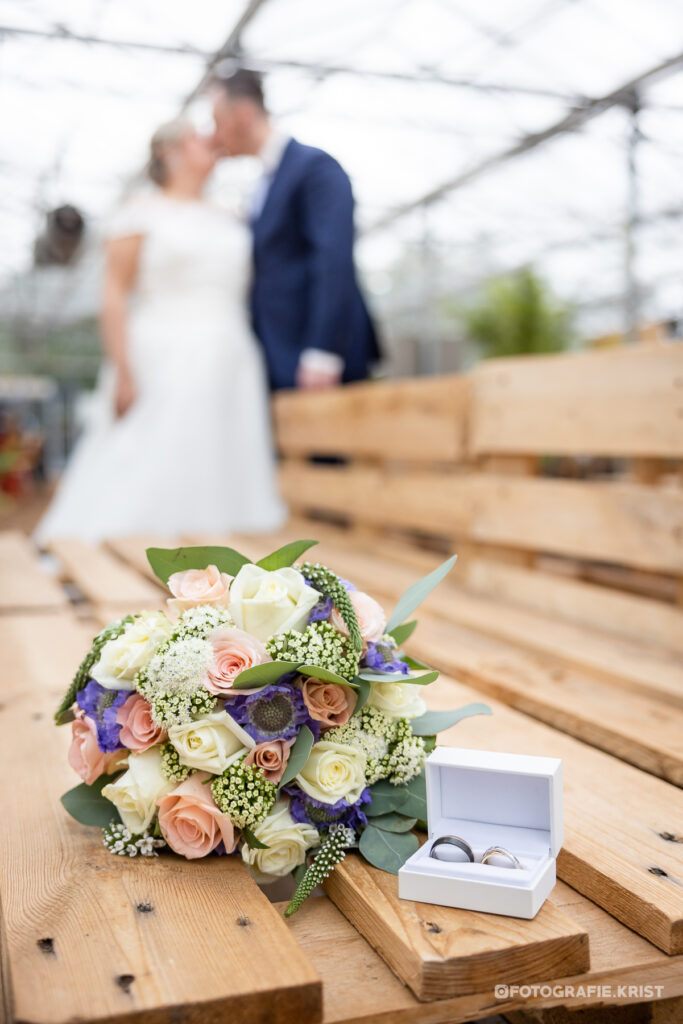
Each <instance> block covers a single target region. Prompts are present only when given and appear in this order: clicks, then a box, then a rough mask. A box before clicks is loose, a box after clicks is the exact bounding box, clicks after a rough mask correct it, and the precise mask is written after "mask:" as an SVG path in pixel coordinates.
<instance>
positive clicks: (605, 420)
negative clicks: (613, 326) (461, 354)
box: [470, 345, 683, 458]
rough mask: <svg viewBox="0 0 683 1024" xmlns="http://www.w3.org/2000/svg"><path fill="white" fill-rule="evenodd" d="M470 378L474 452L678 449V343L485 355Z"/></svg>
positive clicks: (662, 453)
mask: <svg viewBox="0 0 683 1024" xmlns="http://www.w3.org/2000/svg"><path fill="white" fill-rule="evenodd" d="M472 386H473V393H472V413H471V432H470V450H471V452H472V454H475V455H481V454H488V453H524V454H527V453H537V454H541V455H542V454H556V455H565V454H566V455H581V454H584V455H586V454H593V455H616V456H625V457H633V456H646V457H647V456H652V457H657V458H671V457H674V458H681V457H682V456H683V430H682V429H681V415H683V349H681V347H680V345H667V346H655V345H647V346H643V347H642V348H637V349H634V350H630V349H627V348H624V349H620V350H619V351H611V352H583V353H574V354H572V355H560V356H533V357H527V358H524V357H520V358H515V359H497V360H491V361H487V362H485V363H481V364H480V365H479V366H478V367H477V368H476V369H475V370H474V372H473V374H472Z"/></svg>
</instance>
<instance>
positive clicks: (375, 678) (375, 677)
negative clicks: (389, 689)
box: [360, 668, 439, 686]
mask: <svg viewBox="0 0 683 1024" xmlns="http://www.w3.org/2000/svg"><path fill="white" fill-rule="evenodd" d="M360 678H361V679H366V680H367V681H368V682H369V683H415V684H416V686H427V684H428V683H433V682H434V680H435V679H438V678H439V673H438V672H437V670H436V669H435V668H433V669H431V670H430V671H429V672H425V673H424V674H422V675H417V676H414V675H407V676H404V675H403V673H402V672H361V675H360Z"/></svg>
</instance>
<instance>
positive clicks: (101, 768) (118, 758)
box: [69, 711, 128, 786]
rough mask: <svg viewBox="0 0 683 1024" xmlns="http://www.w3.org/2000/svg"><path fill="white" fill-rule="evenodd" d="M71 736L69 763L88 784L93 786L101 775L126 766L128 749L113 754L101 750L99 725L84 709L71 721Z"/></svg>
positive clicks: (109, 773)
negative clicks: (98, 736)
mask: <svg viewBox="0 0 683 1024" xmlns="http://www.w3.org/2000/svg"><path fill="white" fill-rule="evenodd" d="M71 736H72V739H71V746H70V748H69V764H70V765H71V767H72V768H73V770H74V771H75V772H78V774H79V775H80V777H81V778H82V779H83V781H84V782H85V784H86V786H92V784H93V782H94V781H95V779H99V777H100V775H111V774H112V773H113V772H115V771H116V769H117V768H123V767H124V765H125V763H126V757H127V756H128V751H127V750H115V751H114V752H113V754H105V753H104V752H103V751H101V750H100V748H99V746H98V745H97V726H96V725H95V723H94V722H93V720H92V718H87V717H86V715H85V714H84V713H83V712H82V711H81V712H79V713H78V715H77V717H76V720H75V721H74V722H72V723H71Z"/></svg>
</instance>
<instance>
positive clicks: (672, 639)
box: [465, 558, 683, 653]
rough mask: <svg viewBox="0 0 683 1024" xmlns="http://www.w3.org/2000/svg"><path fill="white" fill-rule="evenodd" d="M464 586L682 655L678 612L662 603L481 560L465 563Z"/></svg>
mask: <svg viewBox="0 0 683 1024" xmlns="http://www.w3.org/2000/svg"><path fill="white" fill-rule="evenodd" d="M465 583H466V585H467V588H468V589H469V590H472V591H474V592H475V593H478V594H482V595H486V596H489V597H493V598H496V599H498V600H502V601H506V602H509V603H511V604H519V605H522V606H523V607H525V608H529V609H532V610H534V611H539V612H543V613H545V614H547V615H551V616H553V617H557V618H559V619H563V620H566V621H569V622H573V623H576V624H579V625H583V626H588V627H589V628H591V629H600V630H604V631H605V632H606V633H618V634H620V635H622V636H627V637H631V638H632V639H635V640H639V641H643V642H645V643H649V644H653V645H660V646H662V647H666V648H668V649H669V650H676V651H679V652H681V653H683V611H681V610H680V608H675V607H673V606H671V605H669V604H665V603H664V602H663V601H653V600H650V599H648V598H645V597H638V596H635V595H632V594H625V593H620V592H619V591H614V590H610V589H609V588H608V587H600V586H596V585H595V584H591V583H585V582H582V581H580V580H573V579H568V578H566V577H562V576H558V575H555V574H552V573H548V572H530V571H529V570H526V569H519V568H517V567H515V566H508V565H501V564H500V563H499V562H495V561H493V560H491V559H483V558H480V559H474V560H473V561H472V562H471V563H470V564H469V566H468V567H467V574H466V579H465Z"/></svg>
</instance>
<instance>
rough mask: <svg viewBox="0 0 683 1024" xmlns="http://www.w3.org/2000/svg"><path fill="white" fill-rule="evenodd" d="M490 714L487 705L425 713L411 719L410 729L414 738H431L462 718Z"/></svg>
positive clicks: (469, 705)
mask: <svg viewBox="0 0 683 1024" xmlns="http://www.w3.org/2000/svg"><path fill="white" fill-rule="evenodd" d="M491 714H493V712H492V711H491V708H490V707H489V706H488V704H466V705H465V706H464V707H462V708H453V709H452V710H451V711H426V712H425V713H424V715H420V717H419V718H413V720H412V721H411V723H410V728H411V729H412V730H413V733H414V735H415V736H432V735H433V734H435V733H437V732H442V731H443V730H444V729H450V727H451V726H452V725H455V724H456V722H461V721H462V720H463V718H471V717H472V716H473V715H491Z"/></svg>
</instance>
